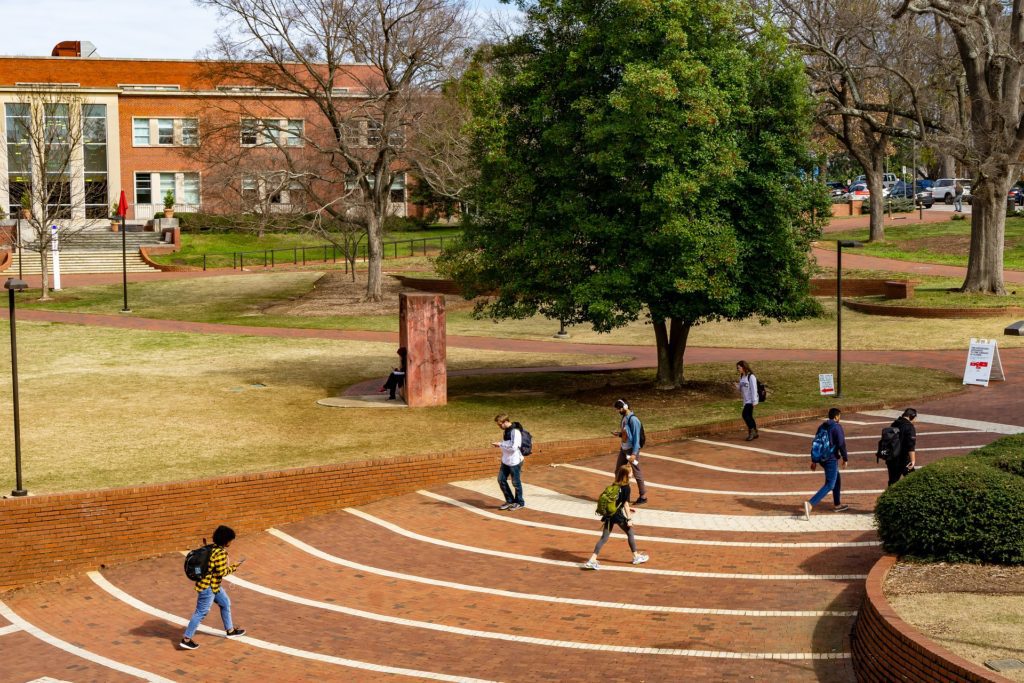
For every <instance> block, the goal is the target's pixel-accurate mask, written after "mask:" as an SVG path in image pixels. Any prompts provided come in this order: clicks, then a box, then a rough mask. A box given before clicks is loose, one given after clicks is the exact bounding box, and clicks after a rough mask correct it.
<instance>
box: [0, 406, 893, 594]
mask: <svg viewBox="0 0 1024 683" xmlns="http://www.w3.org/2000/svg"><path fill="white" fill-rule="evenodd" d="M881 407H883V404H881V403H873V404H870V405H869V404H864V405H859V406H847V407H846V409H847V410H850V411H853V410H870V409H875V408H881ZM820 415H821V409H815V410H802V411H794V412H789V413H783V414H778V415H773V416H771V417H766V418H758V419H759V421H760V422H763V423H764V424H765V425H769V424H778V423H781V422H786V421H791V420H799V419H806V418H809V417H820ZM740 429H743V423H742V421H741V420H731V421H729V422H723V423H718V424H714V425H703V426H698V427H683V428H679V429H672V430H667V431H662V432H651V433H650V434H648V438H647V440H648V443H649V444H650V445H652V446H653V445H655V444H658V443H664V442H666V441H672V440H675V439H681V438H685V437H691V436H696V435H700V434H709V433H714V432H720V431H725V430H740ZM615 449H617V444H616V443H615V440H614V439H612V438H599V439H579V440H575V441H557V442H544V443H541V442H538V443H537V444H536V450H535V451H534V454H533V455H531V456H530V457H529V459H528V460H527V469H529V468H533V467H539V466H544V465H547V464H550V463H554V462H569V461H572V460H578V459H580V458H585V457H591V456H594V455H600V454H602V453H607V454H609V455H611V454H612V453H614V452H615ZM497 463H498V453H497V451H496V450H495V449H494V448H482V449H469V450H461V451H452V452H448V453H436V454H430V455H417V456H408V457H398V458H387V459H381V460H367V461H361V462H352V463H342V464H337V465H323V466H319V467H305V468H299V469H291V470H284V471H278V472H257V473H252V474H242V475H235V476H227V477H217V478H214V479H201V480H193V481H180V482H172V483H167V484H154V485H149V486H141V487H135V488H121V489H106V490H100V491H82V492H75V493H64V494H47V495H41V496H29V497H27V498H4V499H2V500H0V591H3V590H6V589H9V588H14V587H17V586H20V585H25V584H29V583H35V582H39V581H47V580H50V579H54V578H57V577H59V576H63V575H68V574H72V573H78V572H82V571H86V570H91V569H95V568H97V567H98V566H100V565H101V563H103V564H107V565H110V564H116V563H119V562H130V561H133V560H138V559H142V558H144V557H151V556H153V555H159V554H162V553H167V552H172V551H175V550H182V549H185V548H188V547H191V546H194V545H195V544H196V543H198V542H199V541H200V539H202V538H203V537H204V536H206V537H209V535H210V534H211V533H212V531H213V529H214V527H215V526H216V525H217V524H220V523H228V524H230V525H231V526H232V527H234V528H235V529H236V530H237V531H239V532H240V533H246V532H257V531H263V530H264V529H266V528H268V527H271V526H274V525H278V524H285V523H287V522H292V521H296V520H299V519H303V518H305V517H309V516H312V515H316V514H321V513H324V512H328V511H330V510H336V509H339V508H343V507H350V506H354V505H364V504H366V503H369V502H371V501H374V500H380V499H382V498H387V497H389V496H396V495H401V494H405V493H411V492H414V491H416V490H418V489H422V488H429V487H432V486H437V485H439V484H443V483H446V482H449V481H457V480H460V479H474V478H481V477H493V476H494V475H495V473H496V472H497V467H498V465H497ZM609 474H610V473H609ZM27 484H28V488H29V489H30V490H31V488H32V482H31V479H29V481H28V482H27Z"/></svg>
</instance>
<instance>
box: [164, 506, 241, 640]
mask: <svg viewBox="0 0 1024 683" xmlns="http://www.w3.org/2000/svg"><path fill="white" fill-rule="evenodd" d="M233 540H235V532H234V530H232V529H231V528H230V527H226V526H223V525H221V526H219V527H217V529H216V530H215V531H214V532H213V550H212V551H211V552H210V563H209V565H208V567H207V569H206V572H205V573H204V574H203V577H202V578H201V579H199V580H198V581H196V592H197V593H198V594H199V595H198V596H197V597H196V611H195V613H193V614H192V618H191V619H190V620H189V622H188V626H187V627H186V628H185V636H184V637H183V638H182V639H181V642H180V643H179V644H178V645H179V647H181V648H182V649H183V650H195V649H196V648H197V647H199V643H197V642H196V641H194V640H192V636H194V635H195V633H196V629H198V628H199V624H200V622H202V620H203V619H204V618H205V617H206V615H207V614H208V613H209V611H210V607H211V606H212V605H213V603H217V606H218V607H220V618H221V621H223V622H224V631H225V632H226V635H227V637H228V638H237V637H238V636H244V635H245V629H244V628H237V627H236V626H235V625H234V623H233V622H232V621H231V600H230V599H229V598H228V593H227V590H225V589H224V586H222V585H221V581H223V580H224V577H225V576H227V575H228V574H233V573H234V572H235V570H236V569H238V567H239V566H240V565H241V564H242V562H245V559H244V558H243V559H242V560H241V561H240V562H237V563H235V564H230V565H229V564H228V546H229V545H231V541H233Z"/></svg>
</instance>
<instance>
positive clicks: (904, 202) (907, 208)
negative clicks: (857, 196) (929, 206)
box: [863, 199, 917, 215]
mask: <svg viewBox="0 0 1024 683" xmlns="http://www.w3.org/2000/svg"><path fill="white" fill-rule="evenodd" d="M890 206H891V207H892V212H893V213H910V212H911V211H914V210H915V209H916V208H917V207H916V206H915V205H914V200H913V199H883V200H882V211H883V212H884V213H889V211H890V209H889V207H890ZM863 212H864V213H866V214H868V215H870V214H871V202H870V201H867V200H865V202H864V209H863Z"/></svg>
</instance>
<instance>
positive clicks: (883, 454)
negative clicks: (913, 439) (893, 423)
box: [875, 427, 900, 462]
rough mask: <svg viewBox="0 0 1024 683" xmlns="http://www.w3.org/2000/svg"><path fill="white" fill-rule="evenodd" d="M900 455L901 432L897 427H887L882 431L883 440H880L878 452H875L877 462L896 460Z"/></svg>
mask: <svg viewBox="0 0 1024 683" xmlns="http://www.w3.org/2000/svg"><path fill="white" fill-rule="evenodd" d="M899 455H900V430H899V429H898V428H896V427H886V428H885V429H883V430H882V438H881V439H879V440H878V450H877V451H875V462H878V461H879V460H885V461H886V462H888V461H890V460H895V459H896V458H898V457H899Z"/></svg>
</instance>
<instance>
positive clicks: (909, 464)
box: [885, 408, 917, 486]
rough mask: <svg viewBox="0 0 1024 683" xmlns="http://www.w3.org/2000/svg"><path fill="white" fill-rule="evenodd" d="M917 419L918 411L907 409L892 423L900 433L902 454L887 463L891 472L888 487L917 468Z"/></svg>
mask: <svg viewBox="0 0 1024 683" xmlns="http://www.w3.org/2000/svg"><path fill="white" fill-rule="evenodd" d="M916 417H917V411H916V410H914V409H913V408H907V409H906V410H904V411H903V414H902V415H900V416H899V417H898V418H896V421H895V422H893V423H892V426H893V427H894V428H896V429H898V430H899V432H900V452H899V455H897V457H895V458H892V459H891V460H886V461H885V467H886V469H888V470H889V483H888V484H887V485H886V486H892V485H893V484H895V483H896V482H898V481H899V480H900V479H902V478H903V477H905V476H907V475H908V474H910V473H911V472H913V471H914V468H915V467H916V466H917V427H915V426H914V419H915V418H916Z"/></svg>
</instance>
